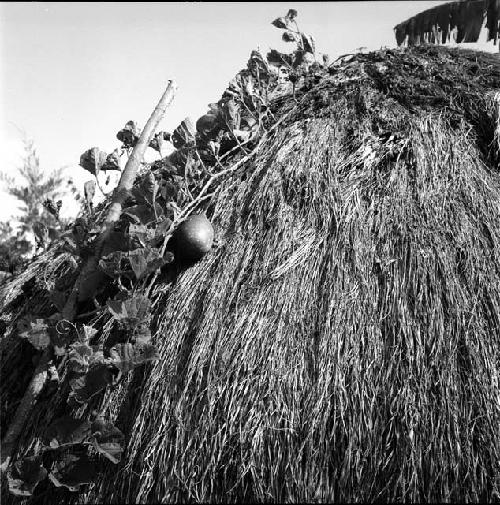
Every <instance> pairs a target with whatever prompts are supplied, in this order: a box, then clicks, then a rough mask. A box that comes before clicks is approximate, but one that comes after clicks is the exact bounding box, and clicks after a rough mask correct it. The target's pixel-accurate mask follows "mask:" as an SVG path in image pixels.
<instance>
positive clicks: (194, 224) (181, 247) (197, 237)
mask: <svg viewBox="0 0 500 505" xmlns="http://www.w3.org/2000/svg"><path fill="white" fill-rule="evenodd" d="M213 242H214V229H213V226H212V224H211V223H210V221H209V220H208V219H207V217H206V216H205V215H204V214H196V215H193V216H189V217H188V218H187V219H186V220H185V221H183V222H182V223H181V224H180V225H179V227H178V228H177V230H176V231H175V234H174V253H175V258H176V260H179V261H180V262H185V261H188V262H189V261H197V260H199V259H201V258H202V257H203V256H204V255H205V254H206V253H207V252H208V251H210V249H211V248H212V245H213Z"/></svg>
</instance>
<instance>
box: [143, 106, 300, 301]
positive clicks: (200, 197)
mask: <svg viewBox="0 0 500 505" xmlns="http://www.w3.org/2000/svg"><path fill="white" fill-rule="evenodd" d="M304 98H305V97H303V98H302V101H303V100H304ZM297 106H298V104H297V105H296V106H295V107H294V108H293V109H292V110H290V111H289V112H288V113H287V114H285V115H284V116H283V117H282V118H281V119H279V120H278V121H276V123H274V124H273V126H271V127H270V128H269V130H266V131H265V132H264V133H263V134H262V137H261V138H260V140H259V142H258V143H257V145H256V146H255V147H254V148H253V149H252V151H250V152H249V153H248V154H247V155H246V156H244V157H243V158H241V159H240V160H238V161H237V162H236V163H235V164H234V165H231V166H230V167H228V168H226V169H225V170H222V171H221V172H217V173H216V174H214V175H212V176H211V177H210V179H209V180H208V181H207V182H206V184H205V185H204V186H203V188H202V189H201V191H200V193H199V194H198V196H197V197H196V198H195V199H194V200H193V201H192V202H191V203H190V204H189V205H187V206H186V208H185V209H184V210H183V211H182V212H180V213H179V215H178V216H177V218H176V219H175V220H174V222H173V223H172V225H171V226H170V230H169V231H168V232H167V233H166V235H165V238H164V239H163V244H162V247H161V251H160V256H161V257H163V255H164V254H165V251H166V249H167V245H168V242H169V240H170V239H171V238H172V235H173V234H174V231H175V229H176V228H177V226H178V225H179V224H180V223H181V222H182V221H184V220H185V219H187V218H188V217H189V215H190V214H191V212H193V210H194V209H195V208H196V207H197V206H198V205H199V204H200V203H201V202H202V201H203V200H206V199H207V198H209V197H211V196H213V193H211V194H209V195H207V191H208V189H209V188H210V186H212V184H213V183H214V182H215V181H217V180H218V179H220V178H222V177H224V176H226V175H229V174H231V173H233V172H235V171H236V170H238V168H240V167H241V166H242V165H243V164H244V163H246V162H247V161H249V160H250V159H251V158H252V157H253V156H255V155H256V154H257V152H258V151H259V150H260V149H261V148H262V146H263V145H264V142H265V141H266V140H267V138H268V136H269V134H270V133H272V132H273V131H274V130H276V128H278V126H280V125H281V124H282V123H283V122H284V121H286V120H287V119H288V118H289V117H290V115H291V114H292V112H294V111H295V109H296V107H297ZM250 140H252V139H249V140H248V141H246V142H245V143H244V144H246V143H248V142H250ZM244 144H242V145H244ZM226 154H227V153H226ZM221 159H222V158H221ZM219 161H220V160H219ZM157 277H158V270H157V271H156V272H155V273H154V274H153V277H152V278H151V281H150V282H149V284H148V285H147V287H146V289H145V292H144V294H145V296H149V293H150V292H151V289H152V288H153V285H154V283H155V281H156V279H157Z"/></svg>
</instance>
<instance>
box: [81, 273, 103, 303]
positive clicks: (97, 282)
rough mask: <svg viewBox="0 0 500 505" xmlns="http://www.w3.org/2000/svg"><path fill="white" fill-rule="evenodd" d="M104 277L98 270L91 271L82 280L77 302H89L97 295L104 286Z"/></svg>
mask: <svg viewBox="0 0 500 505" xmlns="http://www.w3.org/2000/svg"><path fill="white" fill-rule="evenodd" d="M105 279H106V276H105V275H104V273H103V272H101V271H100V270H92V271H90V272H88V273H87V275H86V276H85V277H83V278H82V280H81V282H80V288H79V290H78V301H79V302H83V301H85V300H91V299H92V298H94V297H95V296H96V294H97V293H99V291H100V289H101V288H102V286H103V285H104V281H105Z"/></svg>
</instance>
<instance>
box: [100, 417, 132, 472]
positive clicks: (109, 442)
mask: <svg viewBox="0 0 500 505" xmlns="http://www.w3.org/2000/svg"><path fill="white" fill-rule="evenodd" d="M92 434H93V436H94V438H93V445H94V447H95V449H96V450H97V451H98V452H100V453H101V454H102V455H103V456H105V457H106V458H108V459H109V460H110V461H111V462H113V463H115V464H117V463H119V462H120V459H121V455H122V452H123V441H124V438H125V437H124V435H123V433H122V432H121V431H120V430H119V429H118V428H117V427H116V426H114V425H113V423H111V422H106V421H102V420H96V421H95V422H94V423H92Z"/></svg>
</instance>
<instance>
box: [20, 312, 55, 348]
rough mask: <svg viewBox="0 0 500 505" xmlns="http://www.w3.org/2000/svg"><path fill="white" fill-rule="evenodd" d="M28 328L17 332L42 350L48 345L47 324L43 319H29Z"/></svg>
mask: <svg viewBox="0 0 500 505" xmlns="http://www.w3.org/2000/svg"><path fill="white" fill-rule="evenodd" d="M29 324H30V327H29V329H27V330H25V331H23V332H22V333H20V334H19V336H20V337H21V338H24V339H26V340H27V341H28V342H29V343H30V344H31V345H32V346H33V347H34V348H35V349H37V350H39V351H40V350H43V349H45V348H46V347H48V346H49V345H50V335H49V332H48V326H47V324H46V323H45V321H44V320H43V319H35V320H34V321H31V322H30V323H29Z"/></svg>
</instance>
